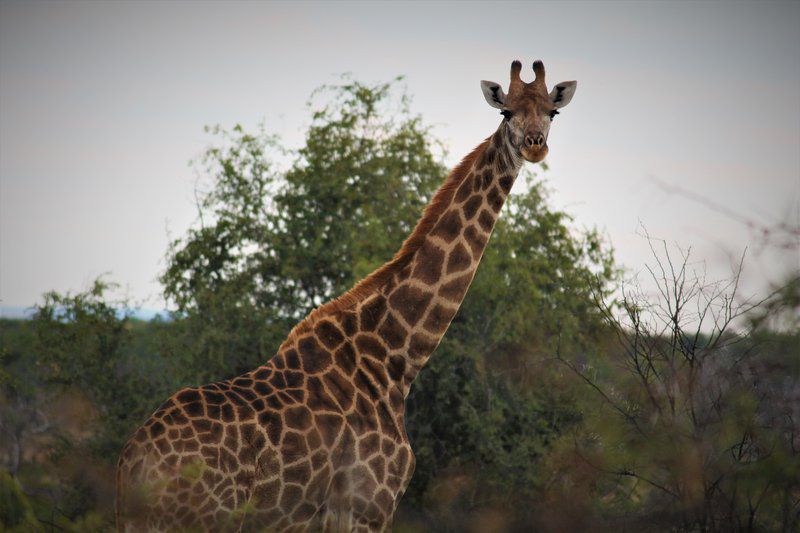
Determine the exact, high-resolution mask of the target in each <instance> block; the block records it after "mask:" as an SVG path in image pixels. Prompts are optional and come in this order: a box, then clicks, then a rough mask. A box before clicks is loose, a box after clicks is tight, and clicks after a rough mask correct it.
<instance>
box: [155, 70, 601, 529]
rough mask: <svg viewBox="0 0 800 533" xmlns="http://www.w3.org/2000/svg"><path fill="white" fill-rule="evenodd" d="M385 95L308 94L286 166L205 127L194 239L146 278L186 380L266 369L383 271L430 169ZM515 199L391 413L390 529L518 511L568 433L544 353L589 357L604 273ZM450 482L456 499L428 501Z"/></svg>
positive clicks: (269, 145) (265, 147)
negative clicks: (171, 324) (300, 138)
mask: <svg viewBox="0 0 800 533" xmlns="http://www.w3.org/2000/svg"><path fill="white" fill-rule="evenodd" d="M396 83H397V80H395V81H394V82H392V83H386V84H378V85H374V86H368V85H364V84H362V83H359V82H357V81H353V80H350V79H345V80H344V81H343V82H342V83H341V84H339V85H334V86H325V87H322V88H321V89H320V90H319V91H317V92H316V93H315V94H314V96H313V97H312V100H311V102H310V105H311V106H312V108H313V109H314V111H313V114H312V123H311V126H310V128H309V130H308V133H307V135H306V139H305V144H304V145H303V146H302V147H301V148H300V149H299V150H297V151H296V152H291V151H288V150H285V149H283V148H282V147H281V146H280V143H279V141H278V139H276V138H275V137H272V136H269V135H267V134H265V133H264V131H263V130H262V131H260V132H259V133H258V134H255V135H251V134H248V133H246V132H244V131H243V129H242V128H240V127H238V126H237V127H235V128H234V129H233V130H232V131H230V132H226V131H224V130H222V129H219V128H215V129H212V130H211V131H212V133H214V134H215V135H216V138H217V139H218V141H217V144H216V145H214V146H212V147H211V148H210V149H209V150H208V151H207V152H206V154H205V157H204V158H202V159H201V163H202V168H203V169H204V171H205V175H206V177H207V178H208V179H209V180H210V181H209V183H208V185H207V186H206V188H205V189H204V190H201V191H199V193H198V210H199V212H198V224H197V225H196V226H195V227H194V228H192V229H191V230H190V231H189V232H188V233H187V234H186V235H185V236H184V237H182V238H179V239H177V240H175V241H174V242H173V244H172V246H171V248H170V251H169V254H168V256H167V269H166V271H165V273H164V275H163V276H162V282H163V284H164V288H165V294H166V296H167V297H168V298H169V299H170V301H172V302H173V303H174V304H175V305H176V307H177V309H178V313H177V315H176V317H177V318H178V320H177V324H176V328H177V330H179V331H180V333H179V334H177V335H176V336H175V337H173V338H172V339H171V340H170V343H169V345H168V347H167V349H168V350H170V354H171V355H169V356H168V357H170V358H172V357H175V358H176V359H180V358H183V359H182V360H184V361H185V363H184V364H183V366H185V368H187V369H190V370H191V371H193V372H194V373H195V375H194V376H193V377H187V381H188V382H194V383H197V381H198V379H199V380H204V381H211V380H216V379H220V378H223V377H229V376H232V375H235V374H237V373H240V372H242V371H245V370H249V369H251V368H253V367H254V366H256V365H257V364H259V363H260V362H262V361H264V360H266V359H268V358H269V357H271V356H272V354H273V353H274V352H275V350H276V348H277V346H278V344H279V343H280V342H282V341H283V339H284V338H285V336H286V334H287V333H288V331H289V330H290V328H291V327H292V326H293V325H294V324H295V323H296V322H297V321H298V320H300V319H301V318H302V317H303V316H304V315H305V314H306V313H308V312H309V311H310V310H311V309H313V308H314V307H315V306H317V305H319V304H321V303H323V302H325V301H326V300H328V299H330V298H333V297H335V296H338V295H339V294H340V293H342V292H344V291H345V290H347V289H348V288H349V287H350V286H352V285H353V284H354V283H355V282H356V281H358V280H359V279H360V278H362V277H363V276H365V275H367V274H368V273H369V272H371V271H372V270H373V269H375V268H377V267H378V266H380V265H381V264H382V263H383V262H385V261H387V260H388V259H390V258H391V257H392V255H393V254H394V252H395V251H396V250H397V249H398V248H399V247H400V245H401V243H402V241H403V239H404V238H405V237H406V236H407V235H408V234H409V233H410V232H411V231H412V229H413V226H414V224H415V223H416V221H417V219H418V218H419V216H420V215H421V213H422V209H423V207H424V206H425V205H426V203H427V201H428V199H429V198H430V197H431V195H432V193H433V192H434V190H435V189H436V187H437V186H438V185H439V184H440V183H442V182H443V181H444V179H445V176H446V172H447V169H446V168H445V167H444V165H443V164H442V162H441V160H440V157H439V156H438V155H437V154H439V153H440V152H439V150H438V149H437V147H438V146H439V143H438V142H437V141H436V140H435V139H434V138H433V136H432V135H431V132H430V130H429V128H428V127H426V126H425V125H424V124H423V122H422V121H421V119H420V117H418V116H415V115H413V114H411V112H410V104H409V100H408V98H407V97H406V96H405V95H402V94H401V95H400V96H397V91H396ZM320 99H322V103H320ZM287 158H288V159H289V160H291V161H292V163H291V164H290V165H289V166H288V168H286V169H281V168H280V165H279V164H278V161H280V160H285V159H287ZM516 189H517V191H518V192H516V193H514V195H512V198H511V199H510V200H509V203H508V206H507V207H506V209H505V212H504V214H503V216H502V217H501V219H500V223H499V224H498V226H497V227H496V230H495V235H494V236H493V237H492V243H491V245H490V246H489V248H488V251H487V254H486V256H485V258H484V260H483V264H482V265H481V268H480V270H479V272H478V275H477V277H476V279H475V282H474V284H473V287H472V288H471V290H470V292H469V295H468V297H467V300H466V301H465V303H464V306H463V308H462V310H461V311H460V312H459V314H458V315H457V317H456V319H455V321H454V323H453V326H452V328H451V330H450V332H448V334H447V336H446V337H445V341H444V342H443V343H442V345H441V346H440V347H439V349H438V350H437V352H436V354H434V356H433V358H432V360H431V363H430V364H429V368H428V369H426V370H424V371H423V372H422V374H421V375H420V378H419V380H418V381H417V383H415V384H414V387H413V388H412V389H413V392H412V394H411V396H410V397H409V401H408V417H407V426H408V432H409V435H410V437H411V439H412V443H413V446H414V449H415V453H416V455H417V470H416V473H415V476H414V480H413V482H412V485H411V487H410V489H409V491H408V493H407V495H406V497H405V500H404V504H403V505H404V509H405V511H402V510H401V514H402V512H406V515H407V516H409V517H410V516H411V514H414V512H413V509H415V508H419V507H420V506H422V507H423V508H424V509H425V510H424V512H423V515H424V516H423V517H422V519H423V520H425V521H429V522H430V521H435V523H436V524H437V526H443V525H446V524H448V523H449V524H451V526H452V527H460V526H463V525H464V524H467V523H468V521H469V520H470V515H469V513H470V512H477V511H479V510H482V509H484V508H486V507H502V508H503V509H505V510H506V511H511V510H512V509H511V507H512V506H513V505H514V504H515V503H519V502H520V501H524V502H525V505H524V507H530V505H529V504H530V501H531V498H532V495H533V494H534V491H535V488H536V484H537V462H536V459H537V457H539V455H540V454H541V452H542V450H544V449H545V448H546V447H547V446H548V443H549V442H550V440H551V439H552V438H554V437H555V436H556V435H557V434H558V433H559V432H561V431H562V430H563V429H564V428H565V427H567V426H568V425H570V424H573V423H575V421H576V420H577V413H576V412H575V411H574V410H573V409H571V407H570V405H569V399H568V398H566V397H561V396H560V393H559V392H558V391H555V390H553V389H550V388H546V387H544V386H542V383H543V382H544V381H545V380H544V378H542V376H541V374H542V372H541V368H540V364H541V359H542V358H543V357H545V355H544V354H545V351H546V350H545V347H547V346H550V345H551V344H553V343H554V342H555V339H556V338H563V339H569V343H571V344H575V345H580V344H581V343H587V342H589V340H590V338H591V337H592V336H593V335H595V334H596V331H597V329H598V327H599V324H600V320H599V318H600V315H599V313H597V312H596V311H595V310H594V308H593V305H592V299H591V294H590V286H591V285H590V283H589V281H590V280H591V279H600V280H602V281H603V283H607V282H610V281H611V280H612V279H613V278H614V276H615V270H614V267H613V262H612V258H611V253H610V251H609V250H608V248H607V246H606V245H605V244H604V243H603V240H602V239H601V238H600V236H599V235H598V234H597V233H596V232H586V233H579V232H575V231H573V230H572V229H570V228H569V217H568V216H567V215H566V214H564V213H561V212H558V211H554V210H552V209H550V208H549V207H548V206H547V196H546V192H545V189H544V186H543V184H542V183H541V182H539V181H536V180H535V176H534V175H532V174H527V173H526V174H524V176H522V177H521V178H520V183H519V184H518V185H517V187H516ZM173 333H175V332H174V331H173ZM564 342H565V343H566V342H567V341H566V340H565V341H564ZM459 472H460V473H461V474H464V475H467V476H468V477H469V479H470V480H471V481H470V483H469V484H467V485H469V486H467V485H465V486H464V490H460V491H456V492H453V493H451V494H450V496H448V498H446V499H444V500H443V499H441V498H439V499H437V498H433V497H432V496H431V494H433V493H434V492H436V490H438V489H437V487H440V486H442V485H443V483H446V481H447V480H450V479H452V476H453V475H456V474H457V473H459ZM478 486H482V487H485V490H484V491H483V492H482V494H480V496H479V497H478V496H477V495H476V492H475V490H473V489H475V488H476V487H478ZM470 487H472V489H470ZM518 507H519V505H518ZM465 511H466V513H465ZM399 520H401V521H402V520H403V518H402V516H401V518H400V519H399Z"/></svg>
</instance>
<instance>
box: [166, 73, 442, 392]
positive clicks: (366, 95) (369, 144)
mask: <svg viewBox="0 0 800 533" xmlns="http://www.w3.org/2000/svg"><path fill="white" fill-rule="evenodd" d="M390 90H391V84H381V85H377V86H374V87H370V86H366V85H363V84H361V83H358V82H354V81H353V82H346V83H344V84H342V85H339V86H325V87H322V88H321V89H320V90H319V91H318V92H317V93H316V98H322V97H325V98H327V100H326V101H328V104H327V105H326V106H323V107H321V108H320V109H319V110H317V111H315V112H314V113H313V121H312V123H311V126H310V128H309V130H308V133H307V136H306V142H305V145H304V146H303V147H302V148H301V149H299V150H298V151H297V152H295V153H292V154H290V155H291V156H292V157H293V158H294V162H293V163H292V165H291V166H290V168H289V169H288V170H283V171H280V170H279V169H278V164H277V163H276V161H278V160H280V158H281V156H284V155H286V154H287V152H286V151H285V150H283V149H282V148H280V146H279V145H278V141H277V139H275V138H274V137H270V136H267V135H265V134H264V133H263V132H260V133H259V134H258V135H251V134H248V133H246V132H244V131H243V130H242V128H241V127H238V126H237V127H235V128H234V129H233V130H232V131H231V132H226V131H224V130H222V129H220V128H213V129H212V130H211V132H212V133H214V134H215V135H216V138H217V139H218V141H219V142H218V144H217V145H215V146H213V147H211V148H209V149H208V151H207V152H206V153H205V155H204V157H203V158H202V159H201V160H200V164H201V166H202V168H203V169H204V172H205V173H206V177H207V178H209V179H210V184H209V187H208V190H205V191H198V192H199V202H198V209H199V223H198V226H197V227H195V228H193V229H191V230H190V231H189V232H188V233H187V235H186V236H184V237H182V238H180V239H177V240H176V241H174V242H173V243H172V246H171V248H170V252H169V254H168V267H167V269H166V271H165V273H164V275H163V276H162V282H163V283H164V291H165V295H166V296H167V297H168V298H169V299H170V300H171V301H173V302H174V303H175V304H176V306H177V307H178V310H179V312H180V314H181V315H180V316H181V317H184V318H185V320H182V321H181V322H182V325H181V328H183V329H184V330H185V335H182V336H181V338H182V339H184V341H185V344H181V345H179V346H177V347H176V348H174V350H173V349H171V348H170V349H171V350H172V351H173V352H174V356H175V357H177V358H180V357H182V355H181V354H187V353H188V354H191V357H192V358H193V359H192V360H190V361H187V362H186V366H187V367H190V368H198V367H202V368H205V369H206V370H207V372H206V373H205V374H204V375H202V376H201V377H202V378H203V379H206V380H211V379H219V378H221V377H226V376H230V375H235V374H237V373H240V372H243V371H245V370H248V369H250V368H252V367H253V366H255V365H257V364H258V363H259V362H260V361H263V360H264V359H266V358H268V357H270V356H271V354H272V353H274V351H275V349H276V348H277V346H278V344H279V343H280V342H281V341H282V340H283V339H284V337H285V335H286V334H287V333H288V331H289V329H290V328H291V327H292V326H293V325H294V324H295V323H296V322H297V321H298V320H300V319H301V318H302V317H303V316H304V315H305V314H306V313H308V312H309V311H310V310H311V309H313V308H314V307H316V306H317V305H319V304H321V303H323V302H325V301H327V300H329V299H330V298H332V297H335V296H337V295H338V294H340V293H342V292H344V291H345V290H346V289H348V288H349V287H350V286H351V285H352V284H353V283H355V282H356V281H357V280H358V279H360V278H361V277H363V276H364V275H366V274H368V273H369V272H370V271H371V270H372V269H374V268H376V267H377V266H379V265H380V264H381V263H382V262H384V261H386V260H387V259H388V258H390V257H391V254H392V253H393V252H394V251H395V249H396V248H397V247H399V244H400V243H401V242H402V239H403V238H404V237H405V236H406V235H407V234H408V233H410V231H411V229H412V228H413V224H414V223H415V222H416V219H417V217H418V216H419V214H420V213H421V209H422V207H423V206H424V205H425V203H426V201H427V198H428V197H429V195H430V194H431V193H432V192H433V191H434V190H435V188H436V186H437V185H438V184H439V182H440V181H441V179H442V177H443V176H444V172H445V170H444V168H443V167H442V166H441V164H440V163H439V162H437V160H436V158H435V157H434V155H433V152H432V146H431V141H430V136H429V134H428V130H427V129H426V128H424V127H423V126H422V125H421V122H420V119H419V118H418V117H414V116H412V115H411V114H410V111H409V108H408V105H407V99H405V98H401V99H399V101H398V100H391V101H390ZM312 102H313V101H312ZM390 103H391V105H392V107H391V108H389V104H390ZM394 106H397V107H394ZM192 377H195V378H196V377H197V376H192Z"/></svg>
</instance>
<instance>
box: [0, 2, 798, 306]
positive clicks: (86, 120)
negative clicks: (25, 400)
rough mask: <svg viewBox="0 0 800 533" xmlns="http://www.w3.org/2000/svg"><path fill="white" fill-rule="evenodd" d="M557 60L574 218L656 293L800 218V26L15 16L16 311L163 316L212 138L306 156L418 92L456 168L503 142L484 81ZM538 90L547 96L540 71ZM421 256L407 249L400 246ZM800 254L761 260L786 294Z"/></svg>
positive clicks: (524, 7) (0, 136)
mask: <svg viewBox="0 0 800 533" xmlns="http://www.w3.org/2000/svg"><path fill="white" fill-rule="evenodd" d="M515 58H518V59H521V60H522V61H523V63H524V64H526V65H530V63H531V62H532V61H533V60H534V59H537V58H541V59H543V60H544V62H545V65H546V66H547V79H548V81H549V82H550V83H551V84H552V83H556V82H558V81H562V80H571V79H577V80H578V90H577V93H576V95H575V98H574V99H573V102H572V103H571V104H570V106H569V107H568V108H567V109H565V110H564V111H563V113H562V115H561V116H559V117H558V119H557V120H556V122H555V124H554V127H553V131H552V132H551V135H550V141H549V144H550V156H549V159H548V163H549V164H550V167H551V170H550V172H549V173H548V174H547V176H548V182H549V186H550V188H551V189H552V190H553V203H554V205H555V206H557V207H559V208H565V209H566V210H567V211H569V212H570V213H572V214H573V215H574V217H575V224H576V226H577V227H594V226H597V227H598V228H600V229H602V230H604V231H605V232H606V233H607V235H608V237H609V239H610V240H611V242H612V243H613V245H614V246H615V248H616V255H617V258H618V260H619V262H620V263H621V264H622V265H624V266H626V267H628V268H629V269H631V270H632V271H636V270H641V269H642V268H643V265H644V263H645V261H646V260H648V258H649V249H648V245H647V242H646V241H645V240H644V239H643V238H642V237H641V236H640V235H639V234H640V231H639V229H640V224H641V225H643V226H644V227H646V228H647V230H648V231H649V232H650V234H652V235H654V236H657V237H662V238H665V239H667V240H668V241H669V242H671V243H677V244H678V245H681V246H683V247H689V246H691V247H692V248H693V255H694V257H695V259H697V260H705V261H706V262H707V264H708V267H709V271H710V272H711V273H712V274H724V273H725V272H726V271H727V266H728V262H729V256H730V254H731V253H733V254H738V253H741V251H742V250H743V249H744V248H745V247H748V246H749V247H750V248H751V250H753V249H754V248H757V241H758V239H756V238H755V237H754V236H753V235H751V234H750V232H749V231H748V230H747V228H746V227H745V226H744V225H743V224H741V223H740V222H737V221H736V220H733V219H732V218H730V217H728V216H725V215H723V214H720V213H718V212H715V211H713V210H710V209H709V208H708V207H706V206H703V205H701V204H699V203H695V202H692V201H690V200H688V199H686V198H684V197H681V196H675V195H669V194H667V193H665V192H664V191H663V190H662V189H660V188H659V187H658V186H656V185H655V184H654V181H653V178H654V177H656V178H660V179H662V180H665V181H667V182H670V183H673V184H675V185H678V186H680V187H683V188H685V189H688V190H691V191H694V192H696V193H698V194H700V195H703V196H707V197H713V198H714V199H716V201H717V202H719V203H721V204H724V206H726V207H727V208H728V209H730V210H732V211H733V212H735V213H737V214H740V215H741V216H743V217H745V218H749V219H754V220H756V221H758V222H760V223H764V224H774V223H778V222H789V223H791V224H795V225H797V224H798V219H799V218H800V3H798V2H753V3H745V2H721V1H720V2H705V3H702V2H621V3H607V2H600V1H592V2H575V3H569V2H557V3H550V2H530V3H522V2H515V3H502V2H474V3H456V2H445V3H432V2H425V3H422V2H419V3H414V2H404V3H388V2H374V3H336V2H323V3H301V2H293V3H278V2H270V3H267V2H263V3H260V2H248V3H232V2H224V3H222V2H220V3H212V2H197V3H195V2H188V1H182V2H173V3H169V2H130V3H126V2H106V3H101V2H85V3H81V2H67V1H60V2H53V3H47V2H27V1H26V2H8V1H3V2H2V3H1V4H0V299H1V300H2V301H0V305H3V306H28V305H31V304H33V303H34V302H36V301H37V300H38V299H39V297H40V295H41V293H43V292H44V291H47V290H50V289H56V290H59V291H65V290H73V291H74V290H81V289H84V288H86V287H87V286H88V284H89V283H90V281H91V280H92V279H93V278H94V277H96V276H97V275H99V274H102V273H104V272H111V275H110V276H109V279H111V280H115V281H117V282H119V283H121V284H122V285H123V286H125V287H127V290H128V292H129V294H130V295H131V296H132V297H133V298H135V299H136V300H138V301H139V302H141V303H143V304H144V306H145V307H149V308H161V307H163V305H164V303H163V300H162V299H161V296H160V288H159V285H158V283H157V281H156V278H157V276H158V274H159V273H160V272H161V271H162V269H163V268H164V264H163V256H164V253H165V251H166V248H167V242H168V234H167V230H169V232H171V234H172V235H173V236H178V235H181V234H183V232H184V231H185V230H186V228H187V227H188V226H189V225H190V224H191V223H192V222H193V221H194V219H195V208H194V203H193V195H192V191H193V186H194V182H195V179H194V174H193V171H192V170H191V169H190V168H189V166H188V165H187V163H188V161H189V160H190V159H192V158H193V157H195V156H197V155H198V154H199V153H201V151H202V150H203V148H204V147H205V146H206V145H207V143H208V141H209V139H208V137H206V136H205V135H204V134H203V131H202V130H203V126H204V125H207V124H221V125H223V126H231V125H233V124H235V123H242V124H244V125H245V126H248V127H249V126H254V125H256V124H257V123H259V122H261V121H262V120H263V121H265V122H266V124H267V127H268V129H270V130H272V131H274V132H276V133H278V134H280V135H281V136H283V138H284V139H285V141H286V142H287V144H289V145H290V146H296V145H297V144H298V143H299V142H300V141H301V139H302V135H303V131H304V128H305V127H306V126H307V124H308V122H309V114H308V111H307V109H306V107H305V102H306V100H307V98H308V96H309V94H310V93H311V91H312V90H313V89H314V88H316V87H317V86H319V85H320V84H322V83H326V82H332V81H335V80H336V79H337V76H338V75H339V74H340V73H343V72H351V73H353V75H354V76H355V77H356V78H358V79H360V80H363V81H367V82H377V81H386V80H389V79H390V78H392V77H394V76H396V75H398V74H402V75H405V76H406V77H407V78H406V79H407V86H408V91H409V93H410V94H411V95H413V97H414V101H413V106H412V107H413V110H414V111H415V112H418V113H420V114H422V116H423V117H424V118H425V120H426V121H427V122H428V123H429V124H432V125H434V126H435V129H434V131H435V133H436V134H437V135H438V136H439V137H440V138H441V139H442V140H444V141H445V143H446V145H447V146H448V149H449V161H448V162H449V163H451V164H452V163H454V162H456V161H457V160H458V159H460V158H461V157H462V156H463V155H465V154H466V153H467V152H468V151H469V150H470V149H471V148H472V147H473V146H475V145H476V144H477V143H479V142H480V141H481V140H482V139H484V138H485V137H486V136H487V135H489V134H491V133H492V132H493V131H494V129H495V128H496V126H497V124H498V123H499V120H500V117H499V116H498V114H497V112H496V110H493V109H491V108H489V107H488V106H487V105H486V103H485V102H484V99H483V96H482V95H481V92H480V88H479V83H478V82H479V80H481V79H490V80H494V81H498V82H502V83H504V84H505V83H507V82H508V67H509V63H510V61H511V60H512V59H515ZM526 76H527V77H528V78H530V76H531V72H530V71H529V67H528V66H526ZM398 244H399V243H398ZM799 264H800V258H799V257H798V250H797V248H795V249H793V250H789V251H784V252H783V253H781V254H779V253H772V252H761V253H758V252H757V251H753V252H752V253H750V254H749V260H748V262H747V264H746V267H747V270H746V276H747V282H748V284H747V287H748V289H749V290H753V291H756V290H764V288H765V285H766V283H767V282H770V281H777V280H779V279H780V277H781V274H782V273H785V272H786V271H787V270H788V269H789V268H798V265H799Z"/></svg>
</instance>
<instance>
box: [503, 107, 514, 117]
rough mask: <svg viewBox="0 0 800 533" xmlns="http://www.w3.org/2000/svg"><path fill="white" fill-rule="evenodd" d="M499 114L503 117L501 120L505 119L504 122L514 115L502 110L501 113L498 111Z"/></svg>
mask: <svg viewBox="0 0 800 533" xmlns="http://www.w3.org/2000/svg"><path fill="white" fill-rule="evenodd" d="M500 114H501V115H503V118H505V119H506V120H511V117H513V116H514V113H512V112H511V111H509V110H508V109H503V110H502V111H500Z"/></svg>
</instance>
